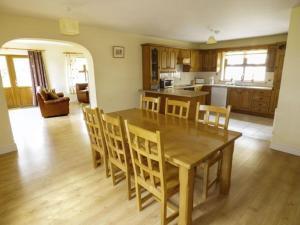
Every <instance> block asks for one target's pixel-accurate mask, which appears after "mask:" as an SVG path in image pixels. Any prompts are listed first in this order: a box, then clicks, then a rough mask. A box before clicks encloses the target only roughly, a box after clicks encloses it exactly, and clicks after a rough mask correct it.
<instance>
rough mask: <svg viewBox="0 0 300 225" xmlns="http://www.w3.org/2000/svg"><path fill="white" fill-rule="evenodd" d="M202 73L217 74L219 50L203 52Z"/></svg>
mask: <svg viewBox="0 0 300 225" xmlns="http://www.w3.org/2000/svg"><path fill="white" fill-rule="evenodd" d="M200 52H201V55H202V67H201V71H202V72H217V62H218V52H217V50H201V51H200Z"/></svg>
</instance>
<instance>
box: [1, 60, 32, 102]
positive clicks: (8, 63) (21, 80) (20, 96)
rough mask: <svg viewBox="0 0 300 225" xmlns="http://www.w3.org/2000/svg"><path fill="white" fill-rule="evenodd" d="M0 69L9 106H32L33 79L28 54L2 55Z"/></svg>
mask: <svg viewBox="0 0 300 225" xmlns="http://www.w3.org/2000/svg"><path fill="white" fill-rule="evenodd" d="M0 71H1V77H2V83H3V88H4V95H5V98H6V102H7V107H8V108H19V107H28V106H32V105H33V100H32V99H33V98H32V97H33V96H32V81H31V72H30V64H29V58H28V56H26V55H0Z"/></svg>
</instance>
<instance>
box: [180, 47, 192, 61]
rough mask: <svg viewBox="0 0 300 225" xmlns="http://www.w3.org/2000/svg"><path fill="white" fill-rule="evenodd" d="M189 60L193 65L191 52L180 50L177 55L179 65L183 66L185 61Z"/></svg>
mask: <svg viewBox="0 0 300 225" xmlns="http://www.w3.org/2000/svg"><path fill="white" fill-rule="evenodd" d="M184 59H185V60H186V59H188V61H189V63H188V64H191V50H189V49H178V55H177V63H179V64H183V60H184Z"/></svg>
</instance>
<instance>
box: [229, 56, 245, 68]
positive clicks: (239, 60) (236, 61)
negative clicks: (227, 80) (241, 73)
mask: <svg viewBox="0 0 300 225" xmlns="http://www.w3.org/2000/svg"><path fill="white" fill-rule="evenodd" d="M226 59H227V65H241V64H243V63H244V55H242V54H230V55H226Z"/></svg>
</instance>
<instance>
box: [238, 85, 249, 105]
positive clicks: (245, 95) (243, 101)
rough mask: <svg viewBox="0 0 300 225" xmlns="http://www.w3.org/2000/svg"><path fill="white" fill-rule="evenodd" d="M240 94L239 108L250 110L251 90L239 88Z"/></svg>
mask: <svg viewBox="0 0 300 225" xmlns="http://www.w3.org/2000/svg"><path fill="white" fill-rule="evenodd" d="M239 94H240V109H242V110H250V109H251V90H247V89H241V90H240V91H239Z"/></svg>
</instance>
